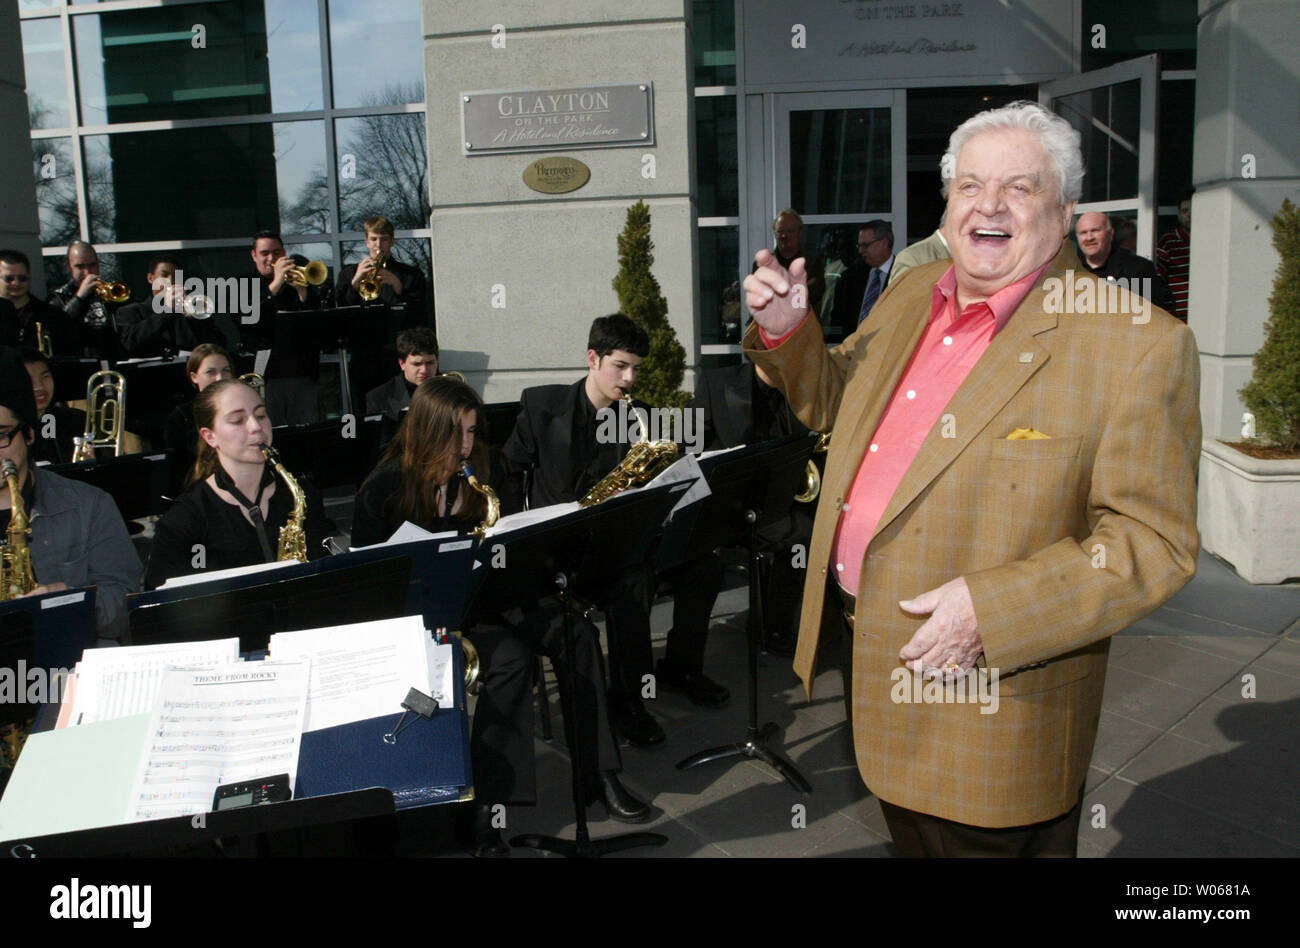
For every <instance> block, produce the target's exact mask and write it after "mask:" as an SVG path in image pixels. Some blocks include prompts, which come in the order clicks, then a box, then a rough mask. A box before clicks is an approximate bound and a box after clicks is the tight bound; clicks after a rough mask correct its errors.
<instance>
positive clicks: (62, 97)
mask: <svg viewBox="0 0 1300 948" xmlns="http://www.w3.org/2000/svg"><path fill="white" fill-rule="evenodd" d="M22 33H23V63H24V65H25V67H26V69H27V112H28V116H29V117H30V120H31V125H32V128H67V127H69V126H70V125H71V124H72V114H71V112H70V111H69V110H68V77H67V73H66V71H65V69H64V64H63V24H62V22H61V21H60V20H59V18H58V17H51V18H49V19H40V20H23V21H22Z"/></svg>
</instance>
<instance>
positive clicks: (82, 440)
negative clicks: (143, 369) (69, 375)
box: [72, 369, 126, 461]
mask: <svg viewBox="0 0 1300 948" xmlns="http://www.w3.org/2000/svg"><path fill="white" fill-rule="evenodd" d="M125 421H126V379H125V378H124V377H123V376H122V373H121V372H114V371H112V370H111V369H103V370H102V371H99V372H96V373H95V374H94V375H92V376H91V377H90V378H89V379H88V380H87V381H86V431H85V433H84V435H82V436H81V437H77V438H73V439H72V441H73V445H74V446H73V449H72V460H73V461H93V460H94V459H95V451H96V450H97V449H98V448H112V449H113V457H119V456H120V455H121V454H122V432H123V428H124V425H125Z"/></svg>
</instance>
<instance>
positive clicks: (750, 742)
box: [677, 435, 816, 794]
mask: <svg viewBox="0 0 1300 948" xmlns="http://www.w3.org/2000/svg"><path fill="white" fill-rule="evenodd" d="M815 443H816V438H815V437H814V436H810V435H790V436H788V437H785V438H781V439H778V440H776V441H767V442H764V443H762V444H757V445H750V446H748V447H745V448H741V449H739V450H737V451H731V452H727V453H726V454H720V455H716V456H714V457H711V458H705V459H704V460H703V461H701V462H700V469H701V470H702V471H703V472H704V475H705V477H706V478H707V479H708V482H709V487H710V489H711V490H712V491H713V493H712V494H711V495H710V496H709V497H707V498H706V499H705V500H703V501H701V502H700V503H699V504H698V505H696V506H698V507H699V513H698V514H697V519H696V520H695V523H694V531H693V533H692V535H691V540H690V543H689V545H688V547H687V554H686V557H685V558H686V559H689V558H690V557H691V556H692V555H698V554H699V553H700V552H703V551H704V550H708V549H712V548H713V547H715V546H724V545H728V546H729V545H733V544H734V543H736V541H737V540H739V539H741V538H742V537H743V540H744V543H745V545H746V547H747V548H748V551H749V617H748V619H747V621H746V627H747V630H748V632H749V726H748V728H747V731H746V736H745V739H744V740H740V741H736V742H734V743H732V744H723V745H721V746H718V747H711V748H708V749H707V750H702V751H699V752H698V753H695V754H692V755H691V756H689V757H687V758H685V759H684V760H682V761H680V762H679V763H678V764H677V769H678V770H689V769H691V768H692V767H698V766H699V765H700V764H706V763H708V762H709V761H713V760H723V759H726V758H730V757H748V758H750V759H751V760H753V759H758V760H761V761H763V762H764V763H766V764H767V765H768V766H770V767H772V768H773V769H774V770H776V771H777V773H779V774H780V775H781V776H782V777H784V778H785V779H786V780H787V781H788V782H789V784H790V785H791V786H792V787H794V788H795V789H796V790H798V791H799V792H800V793H804V794H808V793H812V785H811V784H810V783H808V780H807V779H806V778H805V777H804V776H803V774H801V773H799V771H798V769H797V768H796V767H795V766H794V764H792V763H791V762H790V761H789V760H787V759H786V758H785V757H783V756H782V755H781V754H779V753H777V752H776V751H774V750H772V749H771V748H770V747H768V746H767V740H768V739H769V738H771V737H772V736H773V735H774V734H775V733H776V732H777V730H778V728H777V725H776V724H775V723H773V722H768V723H767V724H765V725H763V726H762V727H759V724H758V652H759V648H760V647H761V643H762V641H763V599H762V592H761V587H760V584H759V581H758V570H759V562H760V558H761V554H760V553H759V550H758V528H759V526H760V525H763V524H767V523H769V522H771V521H774V520H776V519H779V518H780V517H782V516H784V514H785V512H786V511H787V510H788V509H789V506H790V504H791V503H792V502H793V497H794V495H795V493H796V492H797V491H798V490H799V487H800V484H801V482H802V478H803V472H804V470H805V468H806V466H807V461H808V458H809V456H810V455H811V453H812V449H813V445H814V444H815Z"/></svg>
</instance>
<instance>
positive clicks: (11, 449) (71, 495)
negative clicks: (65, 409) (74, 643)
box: [0, 347, 140, 640]
mask: <svg viewBox="0 0 1300 948" xmlns="http://www.w3.org/2000/svg"><path fill="white" fill-rule="evenodd" d="M39 423H40V422H39V419H38V416H37V414H36V400H35V398H34V397H33V392H32V381H31V379H30V377H29V376H28V373H27V370H26V369H25V368H24V367H23V359H22V356H21V355H19V353H18V352H16V351H15V350H13V349H9V348H6V347H0V461H4V460H7V461H12V462H13V464H14V467H15V468H16V470H17V477H16V480H17V483H18V487H19V493H20V495H21V497H22V500H23V504H24V508H25V509H26V511H27V517H28V521H29V523H30V525H31V536H30V543H29V544H28V547H29V550H30V551H31V558H32V572H33V574H34V575H35V578H36V582H37V585H36V587H35V588H33V589H31V590H30V591H29V592H28V595H34V594H37V593H45V592H56V591H58V590H60V589H67V588H75V587H81V586H96V587H98V593H97V595H96V598H95V624H96V631H97V632H98V635H99V638H100V639H108V640H113V639H118V638H121V636H122V634H123V632H125V630H126V627H127V623H126V609H125V603H126V594H127V593H130V592H136V591H137V590H139V588H140V558H139V557H138V556H136V553H135V547H134V546H133V545H132V543H131V538H130V536H128V535H127V532H126V524H125V523H123V521H122V515H121V514H120V513H119V512H118V509H117V505H116V504H115V503H114V502H113V498H112V497H110V496H109V495H108V494H106V493H105V492H104V491H102V490H100V489H99V488H97V487H91V486H90V485H89V484H83V483H81V482H80V481H73V480H69V479H67V478H64V477H59V476H58V475H57V474H52V473H50V472H49V471H43V470H40V469H39V468H38V467H37V466H36V465H34V464H32V463H31V462H32V460H33V458H32V454H31V451H32V445H33V443H34V441H35V438H36V434H35V432H36V430H37V426H38V424H39ZM11 509H12V498H11V497H10V496H9V492H8V491H7V490H3V489H0V534H2V533H3V532H4V530H5V528H6V527H8V523H9V514H10V510H11Z"/></svg>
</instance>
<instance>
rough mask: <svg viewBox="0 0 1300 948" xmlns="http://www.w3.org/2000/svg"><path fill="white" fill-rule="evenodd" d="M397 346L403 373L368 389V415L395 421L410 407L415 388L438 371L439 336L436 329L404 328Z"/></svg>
mask: <svg viewBox="0 0 1300 948" xmlns="http://www.w3.org/2000/svg"><path fill="white" fill-rule="evenodd" d="M396 346H397V367H398V369H400V370H401V374H399V375H394V376H393V377H392V378H391V379H389V380H388V381H387V382H385V383H384V384H383V385H378V386H376V387H375V388H372V389H371V390H370V391H368V392H366V414H367V415H383V416H384V418H385V420H387V421H393V422H396V421H398V420H400V419H401V417H402V412H404V411H406V409H407V408H409V407H410V405H411V396H412V395H413V394H414V393H415V387H416V386H417V385H419V384H420V383H421V382H423V381H424V380H425V379H431V378H433V377H434V376H435V375H437V374H438V337H437V335H435V334H434V331H433V330H432V329H430V328H429V327H427V326H416V327H414V328H413V329H403V330H402V331H401V332H399V333H398V334H397V343H396Z"/></svg>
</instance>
